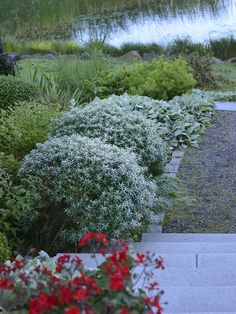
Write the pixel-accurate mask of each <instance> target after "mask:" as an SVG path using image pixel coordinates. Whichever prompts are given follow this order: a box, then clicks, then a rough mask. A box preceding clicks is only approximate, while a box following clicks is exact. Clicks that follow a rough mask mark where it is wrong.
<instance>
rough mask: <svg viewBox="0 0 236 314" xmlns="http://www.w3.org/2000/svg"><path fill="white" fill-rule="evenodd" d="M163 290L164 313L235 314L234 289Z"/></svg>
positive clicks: (235, 288)
mask: <svg viewBox="0 0 236 314" xmlns="http://www.w3.org/2000/svg"><path fill="white" fill-rule="evenodd" d="M193 284H194V283H193ZM164 290H165V293H164V295H163V297H162V302H168V304H167V305H164V309H165V311H164V313H165V312H166V313H168V312H186V313H188V314H190V313H194V312H197V313H199V312H206V313H208V314H209V312H217V313H219V312H233V313H236V287H225V286H221V287H195V286H193V287H179V288H177V287H167V288H166V289H165V288H164Z"/></svg>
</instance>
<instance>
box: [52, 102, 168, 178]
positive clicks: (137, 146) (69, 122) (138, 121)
mask: <svg viewBox="0 0 236 314" xmlns="http://www.w3.org/2000/svg"><path fill="white" fill-rule="evenodd" d="M73 133H77V134H79V135H81V136H87V137H89V138H99V139H100V140H102V141H103V142H105V143H108V144H113V145H116V146H118V147H121V148H128V149H130V150H132V151H133V152H134V153H136V154H137V155H138V156H140V157H141V160H140V162H141V164H142V165H144V166H146V167H148V168H149V170H150V171H151V172H152V173H153V174H158V173H160V172H162V170H163V166H164V164H165V162H166V159H167V153H166V145H165V144H164V143H163V141H162V140H161V138H160V136H159V133H158V128H157V127H156V125H155V123H153V122H152V121H151V120H148V119H147V118H145V116H144V115H143V114H142V113H140V112H137V111H136V112H135V111H131V110H130V108H129V107H128V106H123V107H122V106H120V105H119V97H114V98H112V97H110V98H109V99H105V100H101V99H99V98H96V99H95V100H94V101H93V102H91V103H90V104H89V105H87V106H85V107H82V108H74V109H72V110H71V111H69V112H67V113H65V114H64V115H63V116H62V117H61V119H60V120H59V121H58V122H57V124H56V125H55V127H54V129H53V131H52V133H51V134H52V135H53V136H62V135H71V134H73Z"/></svg>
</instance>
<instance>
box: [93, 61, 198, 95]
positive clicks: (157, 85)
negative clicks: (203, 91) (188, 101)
mask: <svg viewBox="0 0 236 314" xmlns="http://www.w3.org/2000/svg"><path fill="white" fill-rule="evenodd" d="M195 83H196V82H195V80H194V79H193V77H192V74H191V70H190V68H189V66H188V65H187V63H186V61H184V60H182V59H177V60H166V59H163V58H161V59H159V60H156V61H152V62H146V63H145V62H139V63H135V64H132V65H128V66H126V67H122V68H118V69H115V70H113V71H111V72H110V73H108V74H106V75H105V76H104V77H103V78H102V80H101V87H100V90H99V91H98V93H99V94H100V95H101V96H107V95H111V94H116V95H121V94H123V93H124V92H127V93H129V94H131V95H141V96H148V97H152V98H154V99H164V100H168V99H171V98H173V97H174V96H176V95H182V94H184V93H186V92H187V91H189V90H191V89H192V88H193V87H194V85H195Z"/></svg>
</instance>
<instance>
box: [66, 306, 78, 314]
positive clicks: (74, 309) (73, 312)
mask: <svg viewBox="0 0 236 314" xmlns="http://www.w3.org/2000/svg"><path fill="white" fill-rule="evenodd" d="M65 314H80V311H79V309H78V308H77V307H76V306H71V307H70V308H69V309H67V310H65Z"/></svg>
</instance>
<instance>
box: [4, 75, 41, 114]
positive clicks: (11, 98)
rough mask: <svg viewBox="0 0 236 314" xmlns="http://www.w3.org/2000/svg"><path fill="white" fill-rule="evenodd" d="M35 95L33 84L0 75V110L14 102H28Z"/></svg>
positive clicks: (35, 90)
mask: <svg viewBox="0 0 236 314" xmlns="http://www.w3.org/2000/svg"><path fill="white" fill-rule="evenodd" d="M36 95H37V89H36V88H35V86H34V85H33V84H30V83H27V82H24V81H22V80H20V79H18V78H16V77H14V76H5V75H0V109H6V108H8V107H10V106H13V105H15V103H16V102H19V101H24V100H29V99H30V98H34V97H35V96H36Z"/></svg>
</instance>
